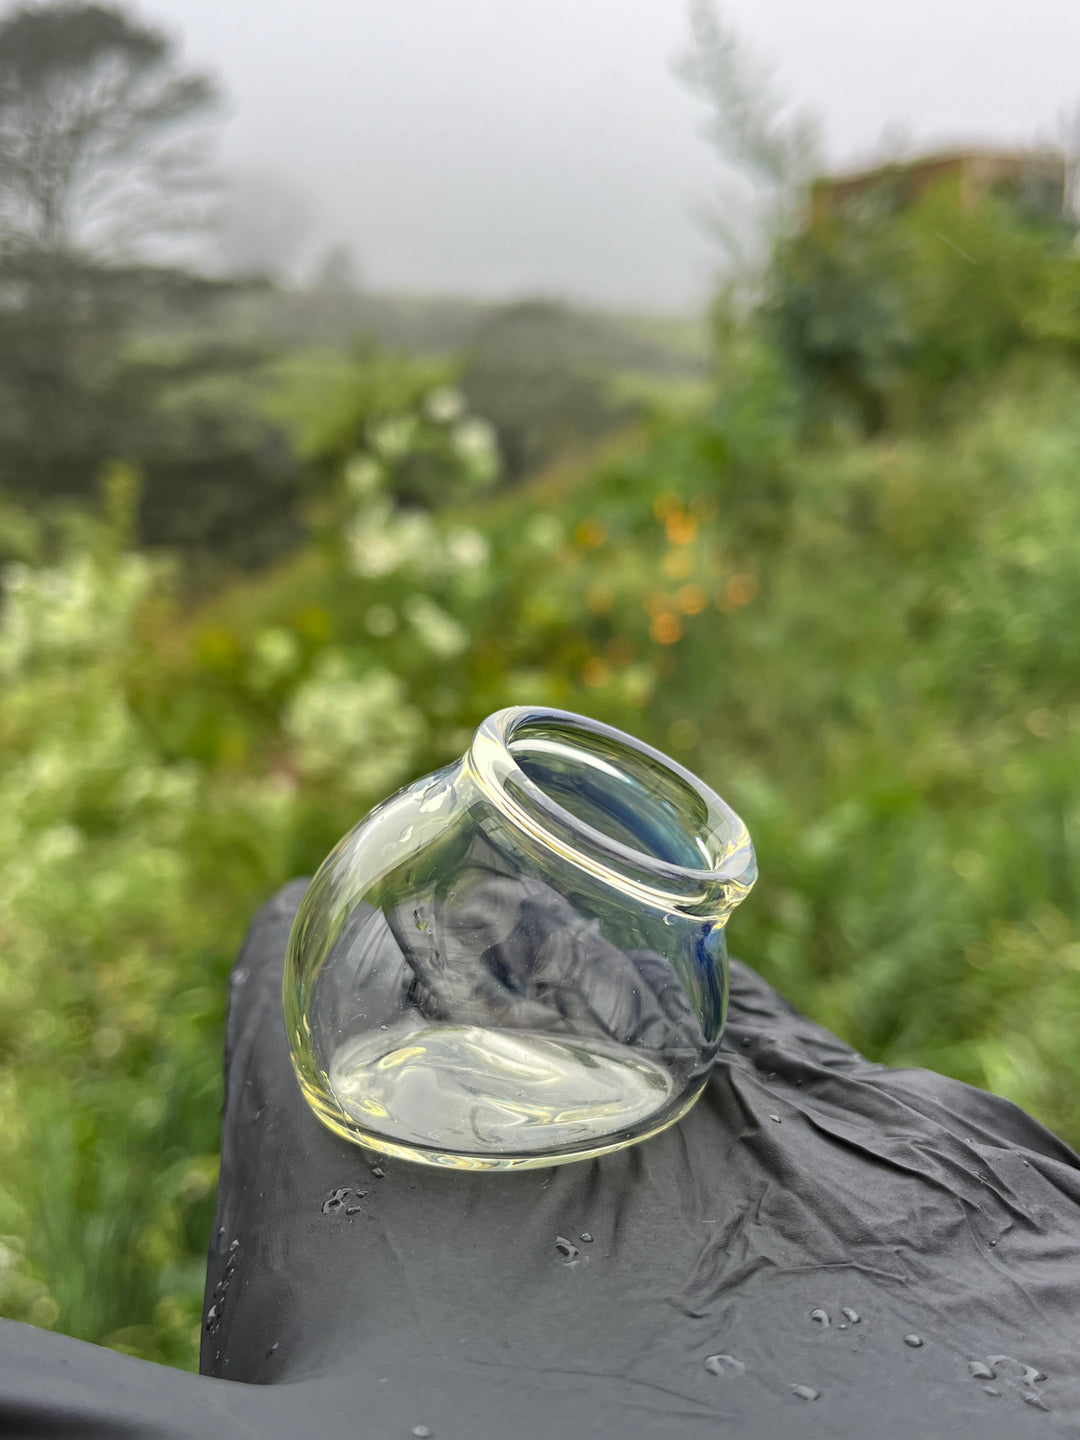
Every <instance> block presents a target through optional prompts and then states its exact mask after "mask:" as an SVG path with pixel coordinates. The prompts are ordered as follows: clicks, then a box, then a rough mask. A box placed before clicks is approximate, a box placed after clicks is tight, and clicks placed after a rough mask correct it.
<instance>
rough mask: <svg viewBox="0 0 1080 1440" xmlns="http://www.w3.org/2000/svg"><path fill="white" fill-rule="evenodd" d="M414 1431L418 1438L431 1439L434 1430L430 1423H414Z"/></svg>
mask: <svg viewBox="0 0 1080 1440" xmlns="http://www.w3.org/2000/svg"><path fill="white" fill-rule="evenodd" d="M412 1433H413V1434H414V1435H415V1436H416V1440H431V1434H432V1431H431V1427H430V1426H429V1425H414V1426H413V1427H412Z"/></svg>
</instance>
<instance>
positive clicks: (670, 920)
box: [664, 915, 675, 925]
mask: <svg viewBox="0 0 1080 1440" xmlns="http://www.w3.org/2000/svg"><path fill="white" fill-rule="evenodd" d="M664 924H665V925H674V924H675V916H674V915H665V916H664Z"/></svg>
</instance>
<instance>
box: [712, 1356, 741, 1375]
mask: <svg viewBox="0 0 1080 1440" xmlns="http://www.w3.org/2000/svg"><path fill="white" fill-rule="evenodd" d="M705 1369H706V1370H708V1371H710V1372H711V1373H712V1374H713V1375H745V1374H746V1366H745V1365H744V1364H743V1362H742V1361H741V1360H736V1359H735V1356H734V1355H706V1356H705Z"/></svg>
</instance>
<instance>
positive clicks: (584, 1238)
mask: <svg viewBox="0 0 1080 1440" xmlns="http://www.w3.org/2000/svg"><path fill="white" fill-rule="evenodd" d="M578 1239H579V1240H580V1241H581V1243H582V1244H583V1245H591V1244H592V1236H591V1235H590V1234H589V1232H588V1230H583V1231H582V1232H581V1234H580V1235H579V1236H578Z"/></svg>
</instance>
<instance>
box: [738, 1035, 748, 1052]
mask: <svg viewBox="0 0 1080 1440" xmlns="http://www.w3.org/2000/svg"><path fill="white" fill-rule="evenodd" d="M750 1043H751V1040H750V1036H749V1035H744V1036H743V1037H742V1039H741V1040H740V1041H739V1044H740V1045H741V1046H742V1047H743V1049H744V1050H745V1049H746V1047H747V1046H748V1045H749V1044H750Z"/></svg>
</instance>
